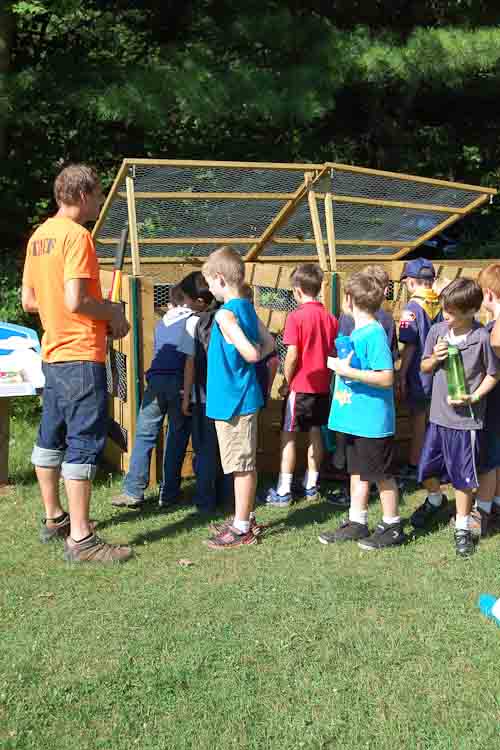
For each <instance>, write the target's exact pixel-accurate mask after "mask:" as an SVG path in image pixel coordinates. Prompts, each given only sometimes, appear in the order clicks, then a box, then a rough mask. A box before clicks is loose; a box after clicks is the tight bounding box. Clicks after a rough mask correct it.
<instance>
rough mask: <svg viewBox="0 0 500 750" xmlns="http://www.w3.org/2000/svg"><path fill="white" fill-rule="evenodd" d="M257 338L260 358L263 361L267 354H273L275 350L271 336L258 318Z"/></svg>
mask: <svg viewBox="0 0 500 750" xmlns="http://www.w3.org/2000/svg"><path fill="white" fill-rule="evenodd" d="M258 322H259V338H260V343H261V347H262V349H261V353H260V358H261V359H264V357H267V356H268V354H271V352H274V350H275V349H276V342H275V341H274V338H273V336H272V335H271V334H270V333H269V331H268V330H267V328H266V326H265V325H264V323H263V322H262V321H261V320H260V318H259V321H258Z"/></svg>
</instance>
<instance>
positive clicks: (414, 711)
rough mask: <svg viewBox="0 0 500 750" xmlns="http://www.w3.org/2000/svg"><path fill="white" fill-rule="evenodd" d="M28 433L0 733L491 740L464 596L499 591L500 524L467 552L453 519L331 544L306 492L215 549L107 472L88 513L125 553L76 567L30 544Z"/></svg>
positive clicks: (452, 742) (10, 515)
mask: <svg viewBox="0 0 500 750" xmlns="http://www.w3.org/2000/svg"><path fill="white" fill-rule="evenodd" d="M34 434H35V433H34V428H33V427H27V426H26V425H24V424H22V423H19V422H15V423H14V425H13V437H12V446H11V451H12V457H11V467H12V473H13V479H14V481H15V482H16V488H15V490H14V492H13V493H12V495H11V496H10V497H6V498H2V499H1V501H0V502H1V507H2V511H3V512H2V524H1V525H0V573H1V607H2V608H1V629H2V632H1V640H0V655H1V656H0V658H1V663H0V746H1V747H2V748H4V749H5V750H7V749H9V750H10V749H13V748H36V749H37V750H42V749H44V748H47V749H50V750H56V749H58V748H61V749H62V748H64V749H65V750H66V749H67V748H72V750H77V749H78V750H80V749H82V750H83V749H84V748H85V749H87V748H89V749H90V748H92V749H94V748H113V750H122V749H123V750H125V749H127V750H129V749H130V748H134V747H140V748H143V749H148V750H149V749H150V748H151V749H153V748H155V749H158V748H165V749H167V748H168V749H169V750H171V749H172V748H174V749H175V750H181V749H184V748H197V749H201V750H203V749H204V748H220V749H221V750H225V749H226V748H227V749H229V748H252V749H253V748H255V749H258V750H263V749H265V748H293V749H295V748H308V749H311V750H312V749H313V748H314V749H318V750H319V749H320V748H347V749H355V748H367V749H369V750H378V749H379V748H384V749H385V748H391V749H392V748H404V749H405V750H410V749H413V748H419V750H420V749H421V750H424V749H425V750H427V749H428V748H429V749H430V748H432V749H433V750H438V749H439V750H441V749H442V750H444V749H445V748H446V749H450V750H459V749H462V748H463V750H469V749H470V748H472V747H474V748H480V749H481V750H484V749H486V748H492V749H493V748H498V746H499V741H500V740H499V736H500V734H499V732H500V669H499V664H500V629H497V628H496V627H495V626H494V625H493V624H491V623H489V622H487V621H485V620H484V619H483V618H482V617H481V615H480V614H479V613H478V611H477V609H476V607H475V604H476V600H477V597H478V594H479V593H480V592H482V591H491V592H493V593H495V592H496V593H499V594H500V575H499V543H500V537H497V538H492V539H489V540H487V541H485V542H483V543H482V544H481V545H480V549H479V551H478V553H477V554H476V555H475V556H474V557H473V558H472V559H471V560H468V561H462V560H457V559H456V557H455V552H454V549H453V546H452V537H451V532H450V530H448V529H442V530H440V531H438V532H436V533H433V534H429V535H426V536H423V537H421V538H419V539H417V540H416V541H412V542H410V543H409V544H408V545H406V546H405V547H403V548H401V549H396V550H390V551H386V552H384V553H379V554H377V553H367V552H362V551H361V550H360V549H359V548H358V547H357V546H342V547H338V548H334V547H332V546H330V547H325V546H323V545H321V544H319V543H318V541H317V536H318V533H319V532H320V531H321V530H323V529H326V528H329V527H332V526H335V525H336V524H337V523H338V522H339V521H340V519H341V516H342V514H341V513H338V512H333V510H332V509H331V507H330V506H328V504H327V503H325V502H324V501H322V500H318V501H317V502H309V503H308V502H301V503H299V504H297V505H296V506H293V507H292V508H291V509H290V510H289V511H280V510H271V509H262V510H261V511H260V514H259V517H260V520H262V521H263V522H265V523H268V524H269V526H270V528H269V529H268V531H267V533H266V535H265V538H264V539H263V541H262V543H261V544H259V545H254V546H252V547H248V548H243V549H238V550H234V551H232V552H223V553H217V552H210V551H209V550H208V549H206V547H205V546H204V545H203V544H202V542H203V540H204V539H205V538H206V536H207V519H206V518H201V517H200V516H198V515H197V514H196V513H194V512H193V510H192V508H191V507H190V506H189V505H184V506H178V508H177V509H176V510H174V511H173V512H170V513H168V514H160V513H159V512H158V511H157V510H156V508H155V505H154V504H152V505H151V506H149V507H148V508H147V509H146V510H145V511H143V512H135V511H122V510H115V509H112V507H111V505H110V498H111V496H112V494H113V492H115V491H116V490H117V489H118V488H119V486H120V480H119V477H117V476H115V477H110V476H109V477H108V476H106V475H103V476H101V477H100V480H99V481H98V483H97V486H96V489H95V495H94V505H93V516H94V517H95V518H97V519H98V520H99V523H100V533H101V534H102V535H104V536H105V537H106V538H108V539H110V540H113V541H125V542H130V543H132V544H134V545H135V546H136V550H137V558H136V559H135V560H134V561H132V562H130V563H127V564H126V565H123V566H111V567H84V566H82V567H77V566H73V567H72V566H69V565H68V564H66V563H64V561H63V559H62V546H61V545H60V544H53V545H48V546H43V545H41V544H39V542H38V540H37V525H38V520H39V517H40V516H41V511H40V505H39V497H38V491H37V487H36V483H35V481H34V479H33V475H32V470H31V467H30V464H29V455H30V450H31V445H32V442H33V437H34ZM421 498H422V494H421V493H414V494H412V495H408V496H406V497H405V498H404V504H403V508H402V509H403V514H404V515H405V516H408V515H409V513H410V511H411V509H412V508H413V507H415V505H416V504H417V503H418V502H419V501H420V500H421ZM378 513H379V509H378V507H376V506H374V505H373V506H372V507H371V513H370V521H371V523H373V522H374V521H375V519H376V518H378ZM181 558H187V559H189V560H191V561H192V563H193V565H192V566H191V567H181V566H180V565H179V563H178V560H179V559H181Z"/></svg>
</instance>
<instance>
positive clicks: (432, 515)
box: [410, 495, 451, 529]
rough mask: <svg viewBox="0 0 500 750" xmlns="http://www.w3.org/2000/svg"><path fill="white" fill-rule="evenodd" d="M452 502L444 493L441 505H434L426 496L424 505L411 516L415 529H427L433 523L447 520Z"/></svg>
mask: <svg viewBox="0 0 500 750" xmlns="http://www.w3.org/2000/svg"><path fill="white" fill-rule="evenodd" d="M450 505H451V504H450V503H449V502H448V498H447V497H446V495H443V499H442V501H441V505H437V506H436V505H432V503H431V502H429V498H428V497H426V498H425V500H424V502H423V503H422V505H419V506H418V508H417V509H416V511H415V512H414V513H412V515H411V516H410V523H411V525H412V526H413V528H415V529H425V528H426V527H427V526H430V525H432V524H433V523H443V522H446V521H447V520H448V519H449V517H450V513H451V507H450Z"/></svg>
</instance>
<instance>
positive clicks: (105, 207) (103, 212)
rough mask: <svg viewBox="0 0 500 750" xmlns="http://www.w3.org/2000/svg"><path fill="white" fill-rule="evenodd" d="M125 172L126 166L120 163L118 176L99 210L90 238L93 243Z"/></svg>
mask: <svg viewBox="0 0 500 750" xmlns="http://www.w3.org/2000/svg"><path fill="white" fill-rule="evenodd" d="M126 172H127V165H126V163H125V162H122V164H121V166H120V169H119V170H118V174H117V175H116V177H115V181H114V182H113V185H112V186H111V190H110V191H109V193H108V197H107V198H106V200H105V202H104V205H103V207H102V208H101V213H100V214H99V218H98V219H97V221H96V223H95V224H94V228H93V230H92V237H93V238H94V241H96V240H97V235H98V233H99V230H100V228H101V227H102V225H103V223H104V219H105V218H106V214H107V213H108V210H109V207H110V205H111V203H112V201H113V199H114V197H115V195H116V192H117V190H118V187H119V185H120V183H121V181H122V180H123V178H124V177H125V174H126Z"/></svg>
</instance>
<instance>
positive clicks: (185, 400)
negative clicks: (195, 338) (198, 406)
mask: <svg viewBox="0 0 500 750" xmlns="http://www.w3.org/2000/svg"><path fill="white" fill-rule="evenodd" d="M193 385H194V357H186V362H185V364H184V394H183V396H182V413H183V414H185V415H186V416H189V415H190V414H191V391H192V388H193Z"/></svg>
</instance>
